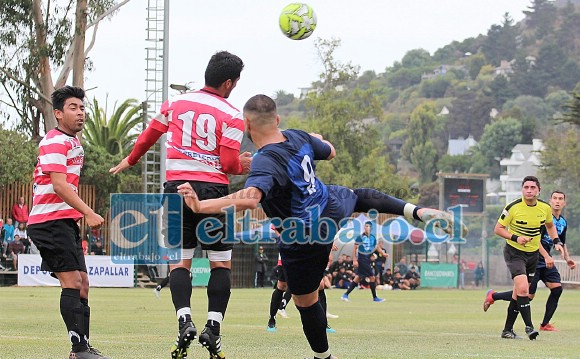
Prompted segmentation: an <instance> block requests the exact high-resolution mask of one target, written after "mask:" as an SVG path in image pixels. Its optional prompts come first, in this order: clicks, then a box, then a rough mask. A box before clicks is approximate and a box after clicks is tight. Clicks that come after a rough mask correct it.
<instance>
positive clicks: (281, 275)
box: [276, 266, 286, 282]
mask: <svg viewBox="0 0 580 359" xmlns="http://www.w3.org/2000/svg"><path fill="white" fill-rule="evenodd" d="M276 275H277V276H278V280H279V281H280V282H286V273H285V272H284V267H282V266H276Z"/></svg>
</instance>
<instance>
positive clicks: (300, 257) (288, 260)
mask: <svg viewBox="0 0 580 359" xmlns="http://www.w3.org/2000/svg"><path fill="white" fill-rule="evenodd" d="M278 247H279V249H280V256H281V257H282V266H283V267H284V271H285V272H286V282H287V283H288V289H289V290H290V292H291V293H292V294H296V295H303V294H308V293H312V292H315V291H317V290H318V287H319V286H320V281H321V280H322V277H323V275H324V270H325V269H326V265H327V264H328V256H329V255H330V250H331V249H332V243H330V244H318V243H315V244H284V245H279V246H278Z"/></svg>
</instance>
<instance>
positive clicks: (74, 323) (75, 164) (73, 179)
mask: <svg viewBox="0 0 580 359" xmlns="http://www.w3.org/2000/svg"><path fill="white" fill-rule="evenodd" d="M84 98H85V91H84V90H83V89H81V88H79V87H71V86H65V87H63V88H60V89H58V90H56V91H54V93H53V94H52V107H53V108H54V115H55V117H56V119H57V121H58V127H57V128H55V129H53V130H51V131H49V132H48V133H47V134H46V136H45V137H44V139H43V140H42V141H40V144H39V146H38V151H39V154H38V163H37V165H36V169H35V171H34V199H33V206H32V210H31V212H30V217H29V219H28V224H29V226H28V234H29V235H30V238H31V239H32V241H33V242H34V244H35V245H36V246H37V247H38V249H39V251H40V255H41V257H42V264H41V269H42V270H45V271H50V272H52V273H53V275H54V276H56V277H57V278H58V280H59V282H60V286H61V288H62V292H61V295H60V313H61V315H62V318H63V320H64V323H65V325H66V328H67V331H68V333H69V337H70V341H71V345H72V350H71V352H70V354H69V358H75V359H106V357H104V356H103V355H102V354H101V353H100V352H99V351H97V350H96V349H94V348H93V347H91V346H90V344H89V338H88V337H89V326H90V324H89V322H90V308H89V299H88V298H89V297H88V296H89V278H88V276H87V267H86V264H85V257H84V254H83V249H82V244H81V238H80V234H79V226H78V224H77V221H78V220H79V219H81V218H82V217H83V216H84V217H85V220H86V223H87V224H88V225H89V226H91V227H99V226H101V225H102V224H103V222H104V220H103V217H101V216H100V215H98V214H96V213H95V212H94V211H93V210H92V209H91V208H90V207H89V206H88V205H87V204H86V203H84V202H83V200H82V199H81V198H80V197H79V195H78V189H77V188H78V184H79V177H80V174H81V168H82V167H83V162H84V151H83V147H82V146H81V144H80V142H79V140H78V139H77V138H76V134H77V133H78V132H79V131H81V130H82V128H83V126H84V123H85V106H84V104H83V100H84Z"/></svg>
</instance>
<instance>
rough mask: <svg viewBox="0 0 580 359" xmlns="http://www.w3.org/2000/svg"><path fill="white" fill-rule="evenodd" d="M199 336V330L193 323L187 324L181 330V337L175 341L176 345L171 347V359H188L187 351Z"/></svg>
mask: <svg viewBox="0 0 580 359" xmlns="http://www.w3.org/2000/svg"><path fill="white" fill-rule="evenodd" d="M196 335H197V329H196V328H195V325H193V323H192V322H185V324H184V325H183V326H182V327H181V329H179V335H178V336H177V339H175V343H173V345H172V346H171V358H172V359H185V358H187V349H189V345H190V344H191V341H192V340H194V339H195V336H196Z"/></svg>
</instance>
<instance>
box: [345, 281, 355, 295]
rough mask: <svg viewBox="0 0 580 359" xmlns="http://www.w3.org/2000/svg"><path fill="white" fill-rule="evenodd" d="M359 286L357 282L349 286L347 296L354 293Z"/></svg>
mask: <svg viewBox="0 0 580 359" xmlns="http://www.w3.org/2000/svg"><path fill="white" fill-rule="evenodd" d="M357 285H358V283H357V282H355V281H354V280H353V281H352V282H350V285H349V286H348V289H347V290H346V293H345V294H346V295H349V294H350V292H352V291H353V290H354V289H355V288H356V286H357Z"/></svg>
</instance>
